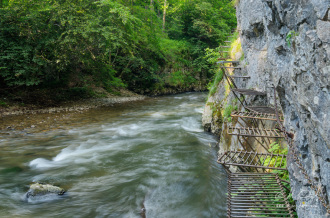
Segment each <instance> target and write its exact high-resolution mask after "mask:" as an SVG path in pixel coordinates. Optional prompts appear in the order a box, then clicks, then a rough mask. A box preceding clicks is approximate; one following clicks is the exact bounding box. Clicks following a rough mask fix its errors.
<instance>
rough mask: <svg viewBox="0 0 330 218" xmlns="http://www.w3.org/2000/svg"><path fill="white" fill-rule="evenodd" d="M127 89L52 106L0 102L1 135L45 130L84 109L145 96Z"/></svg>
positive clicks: (73, 118) (59, 125)
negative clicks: (117, 93) (2, 104)
mask: <svg viewBox="0 0 330 218" xmlns="http://www.w3.org/2000/svg"><path fill="white" fill-rule="evenodd" d="M147 98H148V97H147V96H144V95H139V94H136V93H133V92H130V91H127V90H122V91H121V92H120V96H116V95H111V94H108V95H107V96H106V97H102V98H89V99H83V100H73V101H65V102H62V103H60V104H58V105H56V106H53V107H49V106H48V107H42V106H40V105H37V104H28V105H21V104H19V103H11V104H8V105H6V106H2V107H1V106H0V121H1V122H0V131H2V133H0V138H1V135H3V136H5V135H10V134H12V133H14V132H15V133H17V132H19V133H20V134H21V133H23V134H25V133H33V132H44V131H50V130H54V129H58V128H63V126H65V124H68V123H71V124H72V123H75V122H77V121H78V120H79V119H80V118H81V116H79V114H82V113H84V112H87V111H89V110H90V109H96V108H101V107H112V106H114V105H118V104H124V103H130V102H135V101H141V100H144V99H147Z"/></svg>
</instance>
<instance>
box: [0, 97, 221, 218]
mask: <svg viewBox="0 0 330 218" xmlns="http://www.w3.org/2000/svg"><path fill="white" fill-rule="evenodd" d="M205 98H206V94H204V93H186V94H180V95H173V96H166V97H159V98H153V99H149V100H146V101H141V102H136V103H130V104H123V105H117V106H115V107H111V108H101V109H95V110H91V111H88V112H86V113H83V114H78V115H75V116H74V117H72V120H70V119H67V120H66V121H65V122H63V123H60V124H58V125H59V126H61V128H60V129H58V128H57V129H55V130H52V131H45V132H40V131H39V132H33V133H31V134H25V133H24V134H22V133H15V134H11V135H10V136H9V137H2V138H1V141H0V148H1V149H0V160H1V166H0V181H1V182H0V199H1V206H0V213H1V214H2V216H4V217H60V216H61V217H189V218H190V217H225V212H226V208H225V207H226V206H225V204H226V195H225V190H226V176H225V172H224V171H223V169H222V168H221V166H219V165H218V164H217V163H216V149H215V148H214V147H215V144H216V140H215V138H214V137H213V136H212V135H210V134H208V133H205V132H204V131H203V128H202V126H201V115H202V111H203V106H204V102H205ZM59 116H61V115H59ZM37 181H38V182H46V183H51V184H55V185H60V186H61V187H63V188H65V189H67V193H66V194H65V195H64V196H63V197H61V198H57V199H51V201H49V200H46V201H41V202H37V203H33V204H32V203H28V202H26V201H23V198H24V194H25V192H26V191H27V190H28V186H29V184H30V183H31V182H37Z"/></svg>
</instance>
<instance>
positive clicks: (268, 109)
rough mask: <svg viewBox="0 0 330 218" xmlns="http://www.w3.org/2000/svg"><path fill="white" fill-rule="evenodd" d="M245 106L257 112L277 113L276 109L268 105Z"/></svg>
mask: <svg viewBox="0 0 330 218" xmlns="http://www.w3.org/2000/svg"><path fill="white" fill-rule="evenodd" d="M245 108H246V109H248V110H249V111H252V112H256V113H266V114H273V115H275V114H276V112H275V109H274V108H272V107H268V106H246V107H245Z"/></svg>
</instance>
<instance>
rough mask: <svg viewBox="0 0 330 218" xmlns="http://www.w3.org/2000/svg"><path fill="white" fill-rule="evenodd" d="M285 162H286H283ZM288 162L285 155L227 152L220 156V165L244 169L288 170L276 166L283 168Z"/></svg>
mask: <svg viewBox="0 0 330 218" xmlns="http://www.w3.org/2000/svg"><path fill="white" fill-rule="evenodd" d="M283 161H284V162H283ZM285 161H286V155H284V154H273V153H270V154H267V153H258V152H248V151H227V152H224V153H222V154H220V155H219V158H218V161H217V162H218V163H219V164H222V165H225V166H227V165H232V166H240V167H244V168H247V167H249V168H255V169H256V170H258V169H257V168H263V169H273V170H287V169H286V167H276V164H278V165H279V166H282V164H284V163H285Z"/></svg>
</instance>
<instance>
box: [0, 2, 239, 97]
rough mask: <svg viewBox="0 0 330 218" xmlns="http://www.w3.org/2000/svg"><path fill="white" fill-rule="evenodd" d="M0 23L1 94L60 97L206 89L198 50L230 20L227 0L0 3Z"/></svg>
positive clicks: (206, 71)
mask: <svg viewBox="0 0 330 218" xmlns="http://www.w3.org/2000/svg"><path fill="white" fill-rule="evenodd" d="M0 20H1V22H0V30H1V31H0V51H1V52H0V94H2V95H9V94H10V93H13V91H14V92H15V93H16V95H18V96H22V94H17V90H23V91H25V92H29V93H31V95H32V96H33V94H32V93H33V92H35V91H36V90H39V89H43V90H47V91H44V92H45V96H49V95H54V96H56V93H59V96H60V97H58V98H59V100H61V96H83V97H86V96H89V95H92V94H93V93H92V92H91V90H93V88H94V87H102V88H104V89H105V90H107V91H109V92H111V91H112V92H113V91H114V90H118V89H120V88H128V89H129V90H132V91H135V92H139V93H161V92H162V91H163V90H164V89H166V88H174V89H187V88H189V87H192V86H200V87H201V86H205V85H206V84H207V82H208V78H211V77H212V76H213V74H214V67H213V66H212V65H211V64H210V63H209V62H208V61H207V58H205V55H206V52H205V49H206V48H211V49H212V48H215V47H217V46H218V45H219V44H220V42H221V41H223V40H225V38H226V36H227V35H228V34H229V33H230V31H231V29H232V28H233V27H235V25H236V18H235V9H234V8H233V7H232V5H231V1H230V0H221V1H214V0H191V1H185V0H175V1H174V0H130V1H123V0H98V1H96V0H76V1H62V0H46V1H44V0H43V1H42V0H35V1H30V0H20V1H18V0H10V1H6V0H2V1H1V2H0ZM49 90H51V91H50V92H49Z"/></svg>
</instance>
